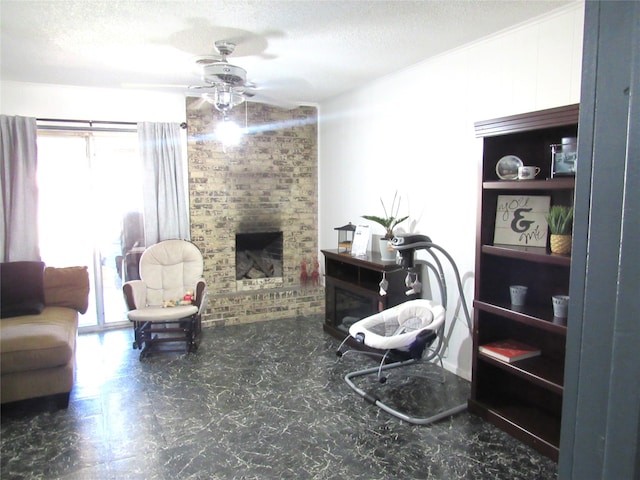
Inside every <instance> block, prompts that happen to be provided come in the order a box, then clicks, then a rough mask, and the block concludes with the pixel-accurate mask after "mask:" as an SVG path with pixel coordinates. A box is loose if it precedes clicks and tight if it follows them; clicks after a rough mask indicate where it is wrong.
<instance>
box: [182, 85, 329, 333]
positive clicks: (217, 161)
mask: <svg viewBox="0 0 640 480" xmlns="http://www.w3.org/2000/svg"><path fill="white" fill-rule="evenodd" d="M245 114H246V119H247V125H248V127H249V130H250V131H251V132H252V133H251V134H249V135H245V137H244V139H243V141H242V143H241V144H240V145H239V146H237V147H233V148H227V149H226V152H225V151H224V149H223V147H222V145H221V144H220V143H219V142H217V141H215V140H214V138H212V132H214V131H215V127H216V125H217V123H218V122H219V121H221V116H220V114H219V112H217V111H214V109H213V108H212V107H211V105H209V104H207V103H205V102H202V101H200V100H199V99H197V98H188V99H187V124H188V127H187V135H188V149H187V153H188V158H189V193H190V215H191V239H192V240H193V241H194V242H195V243H196V245H198V246H199V247H200V248H201V249H202V252H203V254H204V257H205V276H206V279H207V284H208V287H209V308H208V309H207V311H206V313H205V315H204V318H203V323H204V325H205V326H206V325H212V324H217V323H222V324H236V323H249V322H255V321H264V320H272V319H277V318H287V317H289V318H290V317H297V316H300V315H315V314H320V313H322V312H323V311H324V290H323V289H322V288H321V287H317V286H310V285H305V284H302V283H301V281H300V266H301V264H302V263H303V262H306V264H307V265H313V260H314V259H315V258H316V256H317V252H318V244H317V241H318V240H317V239H318V232H317V224H318V219H317V211H318V204H317V198H318V188H317V185H318V176H317V171H318V168H317V158H318V157H317V110H316V108H315V107H299V108H296V109H293V110H283V109H278V108H275V107H271V106H267V105H263V104H257V103H249V104H248V105H247V109H246V111H245V108H244V105H241V106H239V107H236V108H235V109H234V110H233V111H232V112H231V115H230V118H231V119H232V120H234V121H236V122H237V123H238V124H239V125H243V126H244V123H245ZM263 232H281V239H282V240H281V242H282V261H281V266H280V267H277V268H280V270H281V275H280V276H274V277H271V278H252V279H246V278H245V279H238V278H237V270H236V263H237V261H236V250H237V236H238V235H245V234H254V233H263Z"/></svg>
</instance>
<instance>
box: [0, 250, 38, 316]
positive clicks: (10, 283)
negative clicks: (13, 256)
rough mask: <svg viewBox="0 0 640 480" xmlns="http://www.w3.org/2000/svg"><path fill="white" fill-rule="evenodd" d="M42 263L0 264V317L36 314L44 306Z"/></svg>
mask: <svg viewBox="0 0 640 480" xmlns="http://www.w3.org/2000/svg"><path fill="white" fill-rule="evenodd" d="M43 270H44V263H42V262H28V261H24V262H6V263H3V264H2V265H0V318H9V317H16V316H19V315H34V314H38V313H40V312H41V311H42V309H43V308H44V279H43Z"/></svg>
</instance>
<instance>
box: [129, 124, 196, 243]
mask: <svg viewBox="0 0 640 480" xmlns="http://www.w3.org/2000/svg"><path fill="white" fill-rule="evenodd" d="M138 140H139V142H140V152H141V155H142V160H143V168H144V170H143V172H144V173H143V186H144V236H145V245H146V246H147V247H148V246H150V245H153V244H154V243H158V242H160V241H162V240H168V239H172V238H181V239H186V240H188V239H190V233H189V208H188V195H187V189H186V187H185V176H186V175H185V171H184V170H185V168H184V162H183V157H182V142H181V137H180V126H179V125H178V124H177V123H152V122H141V123H139V124H138Z"/></svg>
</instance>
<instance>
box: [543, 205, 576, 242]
mask: <svg viewBox="0 0 640 480" xmlns="http://www.w3.org/2000/svg"><path fill="white" fill-rule="evenodd" d="M547 224H548V225H549V231H550V232H551V234H552V235H571V231H572V229H573V207H565V206H562V205H554V206H553V207H551V209H550V210H549V213H548V214H547Z"/></svg>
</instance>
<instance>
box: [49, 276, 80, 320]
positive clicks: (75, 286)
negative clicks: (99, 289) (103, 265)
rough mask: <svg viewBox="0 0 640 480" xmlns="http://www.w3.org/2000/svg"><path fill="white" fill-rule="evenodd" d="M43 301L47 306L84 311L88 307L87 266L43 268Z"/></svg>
mask: <svg viewBox="0 0 640 480" xmlns="http://www.w3.org/2000/svg"><path fill="white" fill-rule="evenodd" d="M44 301H45V304H46V305H47V306H52V307H68V308H73V309H75V310H77V311H78V312H80V313H85V312H86V311H87V309H88V308H89V271H88V269H87V267H65V268H56V267H47V268H45V270H44Z"/></svg>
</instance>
